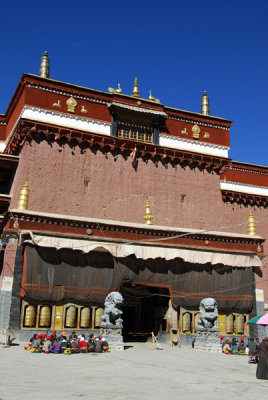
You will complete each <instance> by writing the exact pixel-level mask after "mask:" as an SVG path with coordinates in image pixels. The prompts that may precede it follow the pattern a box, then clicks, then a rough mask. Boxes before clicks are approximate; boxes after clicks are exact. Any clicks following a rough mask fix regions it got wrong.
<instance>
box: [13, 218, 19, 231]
mask: <svg viewBox="0 0 268 400" xmlns="http://www.w3.org/2000/svg"><path fill="white" fill-rule="evenodd" d="M19 227H20V225H19V221H18V220H17V219H15V222H14V224H13V228H14V229H19Z"/></svg>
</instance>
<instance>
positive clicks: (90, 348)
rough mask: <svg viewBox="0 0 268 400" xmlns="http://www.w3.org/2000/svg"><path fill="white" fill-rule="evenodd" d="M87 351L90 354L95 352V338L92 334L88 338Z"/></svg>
mask: <svg viewBox="0 0 268 400" xmlns="http://www.w3.org/2000/svg"><path fill="white" fill-rule="evenodd" d="M87 350H88V352H89V353H94V352H95V336H94V335H93V333H91V334H90V335H89V337H88V342H87Z"/></svg>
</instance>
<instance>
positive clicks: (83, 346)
mask: <svg viewBox="0 0 268 400" xmlns="http://www.w3.org/2000/svg"><path fill="white" fill-rule="evenodd" d="M79 339H80V342H79V343H78V347H79V351H80V353H86V352H87V342H86V341H85V335H81V336H79Z"/></svg>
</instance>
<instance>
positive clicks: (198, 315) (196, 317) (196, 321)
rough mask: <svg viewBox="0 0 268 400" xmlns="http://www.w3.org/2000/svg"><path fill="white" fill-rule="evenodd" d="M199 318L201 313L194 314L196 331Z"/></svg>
mask: <svg viewBox="0 0 268 400" xmlns="http://www.w3.org/2000/svg"><path fill="white" fill-rule="evenodd" d="M199 319H200V313H197V314H195V316H194V331H195V332H196V327H197V324H198V320H199Z"/></svg>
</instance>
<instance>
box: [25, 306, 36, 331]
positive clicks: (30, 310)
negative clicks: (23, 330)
mask: <svg viewBox="0 0 268 400" xmlns="http://www.w3.org/2000/svg"><path fill="white" fill-rule="evenodd" d="M35 320H36V309H35V306H33V305H28V306H26V307H25V314H24V326H27V327H29V328H32V327H33V326H35Z"/></svg>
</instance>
